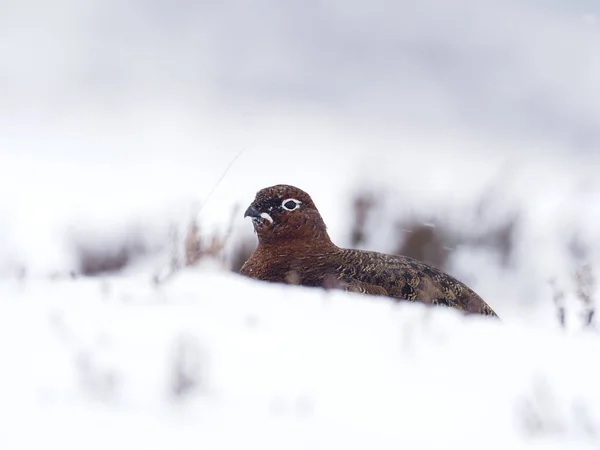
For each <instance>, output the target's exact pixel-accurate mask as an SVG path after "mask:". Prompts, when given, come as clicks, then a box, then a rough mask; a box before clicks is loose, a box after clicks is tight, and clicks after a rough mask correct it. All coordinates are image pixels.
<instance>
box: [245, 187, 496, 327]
mask: <svg viewBox="0 0 600 450" xmlns="http://www.w3.org/2000/svg"><path fill="white" fill-rule="evenodd" d="M247 216H249V217H252V222H253V225H254V230H255V232H256V234H257V235H258V246H257V248H256V250H255V251H254V253H253V254H252V256H251V257H250V258H249V259H248V261H246V263H245V264H244V265H243V267H242V268H241V270H240V273H241V274H243V275H246V276H249V277H251V278H255V279H258V280H263V281H270V282H280V283H289V284H300V285H304V286H316V287H335V288H341V289H345V290H348V291H352V292H361V293H365V294H372V295H382V296H388V297H392V298H395V299H397V300H409V301H421V302H424V303H429V304H436V305H445V306H449V307H453V308H456V309H458V310H461V311H463V312H465V313H469V314H484V315H490V316H496V313H495V312H494V311H493V310H492V309H491V308H490V307H489V306H488V305H487V304H486V303H485V302H484V301H483V300H482V299H481V297H479V296H478V295H477V294H476V293H475V292H474V291H473V290H471V289H470V288H469V287H467V286H465V285H464V284H463V283H461V282H460V281H458V280H456V279H455V278H453V277H452V276H450V275H448V274H446V273H444V272H442V271H440V270H439V269H437V268H435V267H433V266H430V265H428V264H425V263H423V262H421V261H417V260H415V259H413V258H409V257H407V256H401V255H386V254H383V253H377V252H370V251H362V250H352V249H345V248H340V247H338V246H337V245H335V244H334V243H333V242H332V241H331V239H330V238H329V234H328V233H327V227H326V226H325V222H324V221H323V219H322V217H321V215H320V214H319V211H318V210H317V208H316V206H315V204H314V203H313V201H312V199H311V198H310V196H309V195H308V194H307V193H306V192H304V191H302V190H301V189H298V188H296V187H294V186H289V185H283V184H281V185H276V186H271V187H268V188H265V189H262V190H260V191H259V192H258V193H257V194H256V198H255V199H254V201H253V202H252V204H251V205H250V206H249V207H248V209H247V210H246V213H245V214H244V217H247Z"/></svg>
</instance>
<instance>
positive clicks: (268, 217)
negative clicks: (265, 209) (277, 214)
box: [260, 213, 273, 223]
mask: <svg viewBox="0 0 600 450" xmlns="http://www.w3.org/2000/svg"><path fill="white" fill-rule="evenodd" d="M260 217H262V218H263V219H265V220H268V221H269V222H271V223H273V218H272V217H271V216H270V215H269V213H260Z"/></svg>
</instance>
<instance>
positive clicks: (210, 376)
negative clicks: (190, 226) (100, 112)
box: [0, 268, 600, 450]
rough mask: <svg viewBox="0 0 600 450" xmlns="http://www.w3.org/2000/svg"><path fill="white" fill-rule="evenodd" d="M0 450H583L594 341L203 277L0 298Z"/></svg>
mask: <svg viewBox="0 0 600 450" xmlns="http://www.w3.org/2000/svg"><path fill="white" fill-rule="evenodd" d="M0 295H1V296H2V299H3V300H2V303H1V305H0V306H1V308H2V316H1V318H0V322H1V323H0V354H2V383H1V384H0V398H1V399H2V402H1V403H0V412H1V413H2V417H3V426H2V427H0V448H2V449H6V450H9V449H10V450H12V449H24V450H25V449H27V450H29V449H37V448H62V449H77V448H82V447H85V448H90V449H106V448H113V449H128V448H145V449H165V448H178V449H187V448H189V449H193V448H194V449H195V448H210V449H220V448H223V449H231V448H240V447H244V448H253V449H254V448H256V449H280V448H289V449H306V448H323V449H329V448H348V449H354V448H356V449H358V448H361V449H365V448H377V449H387V448H390V449H391V448H399V447H401V446H408V447H409V448H415V449H442V448H456V447H460V448H473V449H476V448H498V449H500V448H502V449H505V448H514V449H521V448H523V449H525V448H564V449H567V448H568V449H574V448H590V449H591V448H598V445H600V390H599V389H598V380H599V379H600V365H598V363H597V358H596V356H597V355H598V353H599V352H600V336H598V335H597V334H594V333H587V334H586V333H580V332H573V333H569V334H565V333H563V332H561V331H559V330H558V329H556V328H554V329H549V328H541V327H535V326H522V325H514V324H513V325H511V324H510V323H503V322H499V321H496V320H493V319H486V318H480V317H469V318H465V317H463V316H461V315H459V314H458V313H456V312H454V311H450V310H446V309H441V308H440V309H432V308H428V307H425V306H422V305H415V304H404V305H399V304H396V303H394V302H392V301H389V300H388V299H383V298H376V299H374V298H365V297H362V296H359V295H355V294H344V293H341V292H331V291H330V292H327V291H322V290H318V291H314V290H311V289H302V288H297V287H286V286H274V285H268V286H265V285H263V284H262V283H261V284H259V283H256V282H253V281H250V280H246V279H241V277H239V276H237V275H234V274H230V273H226V272H221V271H219V270H215V269H210V268H204V269H199V270H186V271H184V272H180V273H179V274H178V275H176V276H175V277H173V278H171V279H170V280H169V281H168V282H167V283H165V284H162V285H159V286H155V285H153V284H152V283H151V280H150V279H149V278H148V277H143V276H135V277H124V278H121V277H110V278H106V279H103V280H81V281H71V280H68V281H53V282H38V283H25V284H22V285H20V284H18V283H16V282H15V283H10V284H6V285H2V291H1V292H0Z"/></svg>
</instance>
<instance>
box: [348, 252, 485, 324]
mask: <svg viewBox="0 0 600 450" xmlns="http://www.w3.org/2000/svg"><path fill="white" fill-rule="evenodd" d="M339 256H340V261H343V264H341V265H340V266H339V269H340V275H341V277H343V278H344V279H345V280H347V281H348V282H352V281H354V282H360V283H362V285H367V286H379V287H380V288H382V289H383V291H384V292H387V294H383V295H389V296H391V297H394V298H397V299H402V300H410V301H417V300H418V301H421V302H425V303H430V304H435V305H442V306H449V307H453V308H456V309H459V310H462V311H466V312H470V313H479V314H485V315H496V314H495V313H494V311H493V310H492V309H491V308H490V307H489V306H488V305H487V304H486V303H485V302H484V301H483V300H482V299H481V298H480V297H479V296H478V295H477V294H476V293H475V292H474V291H472V290H471V289H469V288H468V287H467V286H465V285H464V284H463V283H461V282H460V281H458V280H456V279H455V278H454V277H452V276H450V275H448V274H446V273H444V272H442V271H440V270H438V269H437V268H435V267H432V266H430V265H427V264H425V263H422V262H420V261H417V260H415V259H413V258H409V257H407V256H399V255H386V254H383V253H377V252H369V251H361V250H352V249H340V251H339ZM371 291H375V292H377V290H375V289H371ZM365 293H371V292H369V291H368V290H367V291H366V292H365Z"/></svg>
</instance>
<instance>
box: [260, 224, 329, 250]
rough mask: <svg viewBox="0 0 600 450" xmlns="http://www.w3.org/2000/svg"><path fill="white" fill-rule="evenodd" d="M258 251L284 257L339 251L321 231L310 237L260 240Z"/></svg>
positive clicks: (326, 234)
mask: <svg viewBox="0 0 600 450" xmlns="http://www.w3.org/2000/svg"><path fill="white" fill-rule="evenodd" d="M257 249H258V250H260V251H261V252H264V253H270V254H277V255H284V254H294V255H301V254H306V255H311V254H323V253H329V252H332V251H336V250H338V247H337V246H336V245H335V244H334V243H333V242H332V241H331V238H330V237H329V234H328V233H327V231H324V230H323V231H319V232H317V233H314V234H312V235H310V236H306V235H304V236H299V237H285V238H283V237H278V238H277V239H268V238H266V239H265V238H262V239H261V238H259V240H258V248H257Z"/></svg>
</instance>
